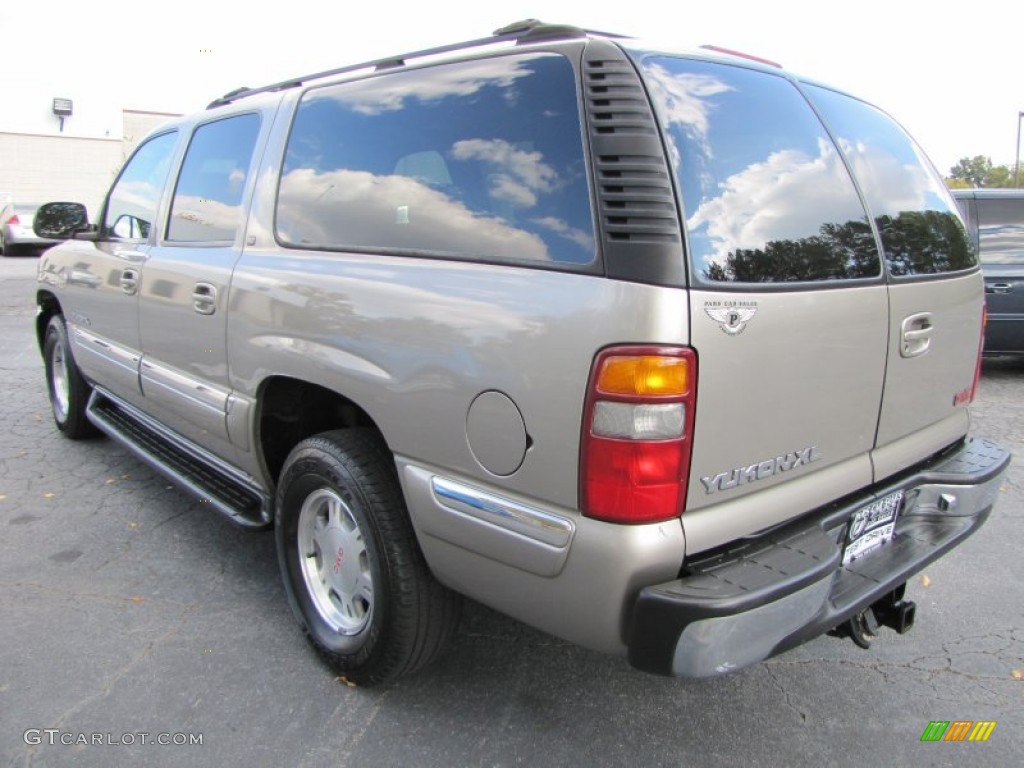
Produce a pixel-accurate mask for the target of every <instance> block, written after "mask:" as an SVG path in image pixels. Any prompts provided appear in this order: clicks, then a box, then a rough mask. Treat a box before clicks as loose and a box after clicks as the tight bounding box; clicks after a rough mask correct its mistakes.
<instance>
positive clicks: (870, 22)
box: [0, 0, 1024, 174]
mask: <svg viewBox="0 0 1024 768" xmlns="http://www.w3.org/2000/svg"><path fill="white" fill-rule="evenodd" d="M524 18H540V19H542V20H544V21H548V22H557V23H570V24H575V25H577V26H581V27H585V28H588V29H597V30H602V31H611V32H618V33H622V34H627V35H630V36H634V37H639V38H645V39H651V40H654V41H658V42H662V43H667V44H671V45H673V46H675V47H678V46H686V47H693V46H699V45H702V44H714V45H719V46H723V47H726V48H732V49H737V50H742V51H745V52H749V53H751V54H754V55H758V56H762V57H765V58H768V59H771V60H774V61H777V62H780V63H781V64H782V65H783V66H785V67H786V68H787V69H789V70H791V71H793V72H796V73H798V74H801V75H807V76H810V77H813V78H814V79H817V80H820V81H823V82H825V83H828V84H830V85H833V86H836V87H839V88H842V89H844V90H847V91H849V92H851V93H853V94H855V95H858V96H860V97H862V98H865V99H867V100H868V101H871V102H873V103H875V104H876V105H878V106H880V107H882V108H883V109H885V110H886V111H888V112H889V113H891V114H892V115H893V116H894V117H896V119H897V120H899V121H900V122H901V123H902V124H903V125H904V127H905V128H907V130H908V131H909V132H910V133H911V134H912V135H913V136H914V137H915V138H916V139H917V140H918V142H919V143H920V144H921V145H922V146H923V147H924V149H925V152H926V153H927V154H928V155H929V156H930V157H931V158H932V161H933V162H934V163H935V165H936V167H937V168H938V169H939V170H940V171H941V172H942V173H943V174H948V173H949V168H950V166H952V165H953V164H954V163H956V161H957V160H959V159H960V158H961V157H965V156H971V157H973V156H975V155H985V156H988V157H991V159H992V161H993V162H994V163H996V164H1008V165H1011V166H1012V164H1013V163H1014V160H1015V154H1016V140H1017V126H1018V114H1019V112H1020V111H1024V65H1022V62H1021V60H1020V52H1019V50H1020V31H1021V29H1024V23H1022V22H1024V4H1021V3H1017V2H1011V1H1010V0H971V2H961V3H953V2H948V3H939V2H935V0H858V2H856V3H842V4H839V3H835V4H828V3H825V2H823V1H822V0H773V1H772V2H766V1H765V0H715V2H707V3H693V2H673V3H658V4H655V3H651V2H644V1H643V0H641V1H640V2H636V0H630V2H623V3H614V2H608V0H606V1H605V2H603V3H600V4H598V3H595V2H593V0H590V2H582V0H544V2H543V3H541V2H538V0H498V1H497V2H479V0H476V1H474V2H461V1H460V2H445V0H437V2H433V3H429V2H423V0H419V1H418V2H412V1H410V0H391V2H360V3H352V2H344V1H342V2H333V3H326V2H322V0H320V1H314V0H286V2H281V3H273V4H270V3H240V2H236V3H230V4H224V5H220V4H217V3H215V2H213V0H173V1H172V2H169V3H151V2H146V0H132V1H127V2H126V1H125V0H92V1H91V2H81V0H73V1H72V0H51V1H50V2H46V3H35V4H32V3H14V2H7V3H4V4H3V5H2V6H0V39H3V41H4V42H3V44H2V45H0V94H4V97H3V100H2V101H0V131H2V130H23V131H28V130H30V129H29V128H24V127H19V126H21V125H27V124H28V123H27V122H26V121H20V122H19V117H20V116H19V115H18V114H16V113H15V112H11V111H10V110H12V109H13V110H18V109H28V108H27V107H25V106H24V105H25V104H28V103H29V101H30V100H32V99H34V100H35V102H41V98H40V97H45V104H46V109H47V110H48V109H49V105H50V100H51V97H53V96H73V98H74V99H75V110H76V112H75V114H76V116H79V115H85V116H87V115H88V114H89V113H90V112H89V110H90V108H91V107H94V106H95V105H102V106H104V107H105V108H107V109H108V110H109V111H111V113H113V112H114V111H115V110H116V111H117V113H118V114H119V110H120V109H121V108H126V109H138V110H146V111H155V112H171V113H180V112H191V111H194V110H198V109H202V108H203V107H204V106H205V105H206V104H207V103H208V102H209V101H211V100H212V99H213V98H215V97H216V96H219V95H221V94H223V93H225V92H227V91H229V90H232V89H234V88H237V87H239V86H243V85H244V86H250V87H251V86H257V85H264V84H267V83H271V82H276V81H279V80H284V79H287V78H289V77H293V76H296V75H301V74H308V73H312V72H318V71H321V70H324V69H330V68H332V67H338V66H342V65H344V64H349V63H355V62H359V61H365V60H370V59H374V58H380V57H384V56H387V55H392V54H396V53H400V52H403V51H410V50H419V49H422V48H427V47H431V46H435V45H443V44H446V43H450V42H455V41H459V40H469V39H473V38H477V37H483V36H486V35H488V34H490V33H491V32H492V31H493V30H495V29H497V28H498V27H501V26H504V25H506V24H508V23H511V22H513V21H518V20H520V19H524ZM1001 39H1003V40H1005V42H1001ZM33 103H34V102H33ZM12 105H13V106H12ZM5 112H6V113H7V114H5ZM40 114H42V113H41V112H40ZM46 117H47V119H52V116H50V115H48V114H47V116H46ZM83 119H84V118H83Z"/></svg>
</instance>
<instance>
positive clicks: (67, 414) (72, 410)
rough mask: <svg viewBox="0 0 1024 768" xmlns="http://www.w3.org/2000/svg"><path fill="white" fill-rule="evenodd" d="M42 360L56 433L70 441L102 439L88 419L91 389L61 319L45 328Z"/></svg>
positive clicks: (51, 322) (54, 320)
mask: <svg viewBox="0 0 1024 768" xmlns="http://www.w3.org/2000/svg"><path fill="white" fill-rule="evenodd" d="M43 360H44V361H45V363H46V391H47V394H48V395H49V396H50V409H51V410H52V411H53V421H54V423H55V424H56V425H57V429H59V430H60V431H61V433H62V434H63V435H64V436H65V437H67V438H69V439H71V440H81V439H84V438H87V437H96V436H97V435H99V430H98V429H96V427H95V426H93V424H92V422H90V421H89V419H88V418H86V415H85V410H86V406H87V405H88V404H89V395H90V394H91V393H92V388H91V387H90V386H89V385H88V383H86V381H85V379H84V378H83V377H82V373H81V371H79V370H78V366H77V365H75V358H74V357H73V356H72V354H71V345H70V344H69V343H68V331H67V327H66V326H65V325H64V318H63V316H61V315H54V316H53V317H51V318H50V322H49V324H48V325H47V326H46V337H45V339H44V341H43Z"/></svg>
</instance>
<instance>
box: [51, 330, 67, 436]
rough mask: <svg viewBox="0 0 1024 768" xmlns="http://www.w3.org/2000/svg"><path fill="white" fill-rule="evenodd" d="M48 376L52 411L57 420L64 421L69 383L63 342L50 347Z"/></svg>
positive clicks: (65, 418) (65, 419)
mask: <svg viewBox="0 0 1024 768" xmlns="http://www.w3.org/2000/svg"><path fill="white" fill-rule="evenodd" d="M50 377H51V385H50V386H51V389H52V391H53V413H54V416H56V418H57V421H58V422H65V421H67V418H68V412H69V410H70V407H71V384H70V376H69V374H68V360H67V352H65V350H64V345H63V344H54V345H53V346H52V347H51V349H50Z"/></svg>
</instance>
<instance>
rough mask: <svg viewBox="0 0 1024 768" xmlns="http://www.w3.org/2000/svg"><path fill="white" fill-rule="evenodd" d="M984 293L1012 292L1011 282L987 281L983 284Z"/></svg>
mask: <svg viewBox="0 0 1024 768" xmlns="http://www.w3.org/2000/svg"><path fill="white" fill-rule="evenodd" d="M985 293H1013V284H1012V283H989V284H988V285H986V286H985Z"/></svg>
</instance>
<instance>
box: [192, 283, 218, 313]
mask: <svg viewBox="0 0 1024 768" xmlns="http://www.w3.org/2000/svg"><path fill="white" fill-rule="evenodd" d="M192 309H194V310H195V311H196V312H198V313H199V314H200V315H212V314H213V313H214V312H216V311H217V288H216V287H215V286H213V285H210V284H209V283H196V285H195V288H193V289H192Z"/></svg>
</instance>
